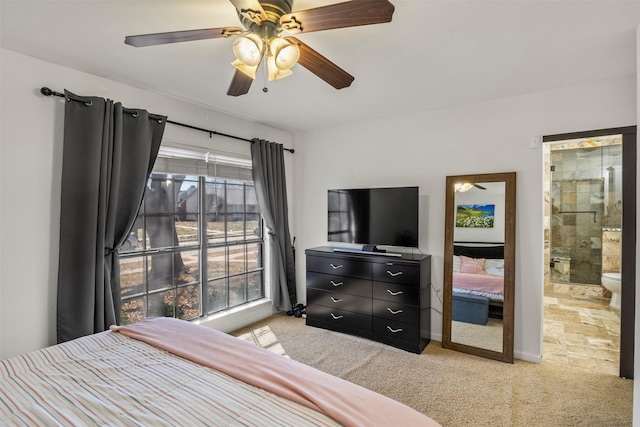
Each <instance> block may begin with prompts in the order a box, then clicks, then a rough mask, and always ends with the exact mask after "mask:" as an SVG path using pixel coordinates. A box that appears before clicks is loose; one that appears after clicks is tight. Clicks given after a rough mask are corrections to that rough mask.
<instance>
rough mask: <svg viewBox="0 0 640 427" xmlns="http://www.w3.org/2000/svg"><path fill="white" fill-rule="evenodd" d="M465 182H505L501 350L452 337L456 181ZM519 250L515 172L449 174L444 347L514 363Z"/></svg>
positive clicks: (446, 223) (443, 314)
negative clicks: (516, 255) (516, 269)
mask: <svg viewBox="0 0 640 427" xmlns="http://www.w3.org/2000/svg"><path fill="white" fill-rule="evenodd" d="M464 182H477V183H482V182H504V183H505V221H504V227H505V230H504V302H503V312H502V317H503V319H502V321H503V328H502V352H497V351H492V350H487V349H484V348H480V347H474V346H471V345H466V344H461V343H456V342H452V341H451V320H452V319H451V317H452V301H453V295H452V288H453V243H454V237H453V234H454V233H453V232H454V230H455V212H456V211H455V209H456V206H455V194H456V193H455V184H456V183H464ZM515 253H516V173H515V172H503V173H490V174H475V175H456V176H447V186H446V200H445V236H444V295H443V298H444V299H443V308H442V347H443V348H448V349H451V350H457V351H461V352H464V353H469V354H473V355H476V356H481V357H486V358H489V359H494V360H499V361H502V362H507V363H513V332H514V303H515Z"/></svg>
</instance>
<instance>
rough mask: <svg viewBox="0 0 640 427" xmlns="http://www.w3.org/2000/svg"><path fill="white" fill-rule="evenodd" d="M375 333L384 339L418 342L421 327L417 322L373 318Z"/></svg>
mask: <svg viewBox="0 0 640 427" xmlns="http://www.w3.org/2000/svg"><path fill="white" fill-rule="evenodd" d="M373 333H374V335H376V336H377V337H379V338H380V339H381V340H384V341H405V342H417V341H418V340H419V339H420V327H419V326H418V325H416V324H411V323H403V322H394V321H391V320H386V319H380V318H377V317H374V318H373Z"/></svg>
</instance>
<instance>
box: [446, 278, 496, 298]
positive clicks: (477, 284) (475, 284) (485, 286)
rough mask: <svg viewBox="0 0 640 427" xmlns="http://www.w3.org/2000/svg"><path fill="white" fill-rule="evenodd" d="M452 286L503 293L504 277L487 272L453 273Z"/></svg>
mask: <svg viewBox="0 0 640 427" xmlns="http://www.w3.org/2000/svg"><path fill="white" fill-rule="evenodd" d="M453 287H454V288H459V289H467V290H469V291H480V292H489V293H492V294H500V295H504V278H502V277H500V276H491V275H489V274H471V273H453Z"/></svg>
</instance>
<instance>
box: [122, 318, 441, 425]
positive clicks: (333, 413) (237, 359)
mask: <svg viewBox="0 0 640 427" xmlns="http://www.w3.org/2000/svg"><path fill="white" fill-rule="evenodd" d="M111 330H112V331H116V332H120V333H122V334H124V335H126V336H128V337H131V338H134V339H137V340H140V341H143V342H146V343H148V344H151V345H153V346H155V347H158V348H161V349H163V350H166V351H168V352H170V353H173V354H175V355H178V356H181V357H183V358H185V359H189V360H191V361H193V362H196V363H199V364H201V365H204V366H208V367H210V368H213V369H216V370H218V371H220V372H223V373H225V374H227V375H229V376H232V377H234V378H237V379H239V380H241V381H243V382H245V383H248V384H252V385H254V386H257V387H260V388H262V389H265V390H267V391H270V392H273V393H275V394H278V395H280V396H283V397H286V398H288V399H290V400H293V401H295V402H298V403H300V404H302V405H305V406H307V407H309V408H312V409H315V410H317V411H318V412H321V413H324V414H326V415H328V416H330V417H331V418H333V419H335V420H336V421H338V422H339V423H341V424H343V425H345V426H358V427H362V426H439V425H440V424H438V423H436V422H435V421H433V420H432V419H431V418H429V417H427V416H425V415H423V414H421V413H419V412H418V411H416V410H414V409H412V408H409V407H408V406H406V405H403V404H401V403H399V402H396V401H395V400H392V399H390V398H388V397H385V396H383V395H381V394H378V393H375V392H373V391H371V390H368V389H366V388H363V387H360V386H358V385H356V384H353V383H350V382H348V381H345V380H342V379H340V378H338V377H334V376H332V375H329V374H327V373H324V372H322V371H319V370H317V369H315V368H312V367H310V366H307V365H304V364H302V363H299V362H296V361H295V360H292V359H288V358H285V357H283V356H280V355H278V354H275V353H272V352H270V351H268V350H265V349H263V348H261V347H258V346H255V345H253V344H250V343H247V342H245V341H242V340H240V339H238V338H235V337H232V336H230V335H227V334H224V333H222V332H219V331H215V330H213V329H209V328H205V327H203V326H198V325H195V324H193V323H190V322H187V321H184V320H178V319H173V318H167V317H158V318H147V319H144V320H141V321H140V322H137V323H133V324H131V325H126V326H111ZM426 397H427V396H425V398H426Z"/></svg>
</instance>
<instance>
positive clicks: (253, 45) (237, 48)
mask: <svg viewBox="0 0 640 427" xmlns="http://www.w3.org/2000/svg"><path fill="white" fill-rule="evenodd" d="M263 48H264V46H263V44H262V40H261V39H260V36H258V35H257V34H249V35H246V36H244V37H238V38H237V39H235V40H234V42H233V54H234V55H235V56H236V58H238V61H240V62H242V63H243V64H244V65H246V66H248V67H257V66H258V65H259V64H260V61H261V60H262V54H263ZM236 68H237V67H236Z"/></svg>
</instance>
